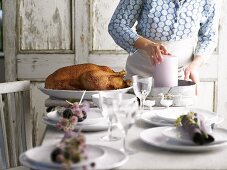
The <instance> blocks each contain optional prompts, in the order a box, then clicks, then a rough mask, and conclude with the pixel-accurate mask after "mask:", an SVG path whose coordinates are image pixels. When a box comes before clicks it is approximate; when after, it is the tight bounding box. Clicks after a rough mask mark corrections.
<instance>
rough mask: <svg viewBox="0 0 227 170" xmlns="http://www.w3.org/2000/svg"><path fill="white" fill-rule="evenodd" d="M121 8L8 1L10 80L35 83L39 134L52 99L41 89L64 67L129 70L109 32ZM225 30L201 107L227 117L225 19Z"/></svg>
mask: <svg viewBox="0 0 227 170" xmlns="http://www.w3.org/2000/svg"><path fill="white" fill-rule="evenodd" d="M118 3H119V0H111V1H109V0H48V1H46V0H17V1H16V0H3V10H4V11H3V12H4V16H5V17H4V18H3V19H4V35H5V36H4V53H5V56H6V57H5V60H6V62H5V63H6V80H15V79H29V80H32V87H33V88H32V100H31V101H32V106H33V113H34V118H36V119H38V120H40V122H39V123H38V124H37V129H38V130H37V129H36V131H39V132H42V131H43V130H44V124H42V123H41V117H42V114H44V113H45V108H44V107H43V106H44V100H45V99H46V98H47V96H45V95H44V94H42V93H41V92H40V91H39V90H38V89H37V85H39V84H40V83H42V82H43V81H44V80H45V78H46V77H47V75H49V74H50V73H52V72H53V71H54V70H56V69H58V68H60V67H63V66H66V65H71V64H78V63H85V62H91V63H96V64H101V65H108V66H111V67H112V68H113V69H117V70H119V69H123V68H124V66H125V61H126V58H127V56H128V55H127V53H126V52H125V51H123V50H122V49H121V48H119V47H118V46H117V45H116V44H115V43H114V41H113V40H112V38H111V37H110V35H109V34H108V32H107V25H108V23H109V20H110V17H111V15H112V14H113V12H114V9H115V8H116V6H117V4H118ZM224 3H225V4H224V5H223V7H224V6H225V5H226V1H224ZM226 12H227V11H226V10H224V12H223V14H222V16H226ZM220 25H221V26H220V37H221V38H220V39H219V47H218V48H217V50H216V52H215V53H214V55H213V56H212V57H211V59H210V62H209V64H208V65H205V66H203V68H202V70H201V77H202V83H201V87H200V89H201V92H200V96H199V98H198V106H199V107H203V108H206V109H208V110H214V111H216V110H219V111H223V109H224V104H223V102H224V101H225V102H226V101H227V100H226V97H225V96H224V95H223V90H221V89H224V84H226V81H227V80H226V79H227V78H226V74H224V75H223V74H220V72H223V70H224V69H225V66H224V63H226V59H225V56H224V55H225V52H224V50H223V49H224V48H226V47H224V44H226V43H227V42H226V38H224V37H226V31H225V30H227V29H226V27H227V26H226V25H227V24H226V21H225V20H224V17H222V19H221V22H220ZM224 28H225V29H224ZM226 96H227V95H226ZM41 134H42V133H39V134H38V135H37V141H40V139H41Z"/></svg>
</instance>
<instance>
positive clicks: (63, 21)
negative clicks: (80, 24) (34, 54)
mask: <svg viewBox="0 0 227 170" xmlns="http://www.w3.org/2000/svg"><path fill="white" fill-rule="evenodd" d="M70 1H71V0H60V1H59V0H48V1H46V0H21V1H20V9H19V15H20V20H19V22H20V23H19V25H20V27H21V28H20V50H25V51H29V50H32V51H35V50H47V51H48V50H70V49H71V48H72V47H71V45H72V33H71V30H72V29H71V28H72V19H71V6H70Z"/></svg>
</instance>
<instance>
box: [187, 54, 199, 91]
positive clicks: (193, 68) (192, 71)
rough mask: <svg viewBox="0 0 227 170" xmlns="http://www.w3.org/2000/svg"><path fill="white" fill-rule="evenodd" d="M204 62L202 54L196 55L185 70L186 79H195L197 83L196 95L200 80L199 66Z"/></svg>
mask: <svg viewBox="0 0 227 170" xmlns="http://www.w3.org/2000/svg"><path fill="white" fill-rule="evenodd" d="M202 63H203V58H202V57H201V56H196V57H195V58H194V60H193V61H192V62H191V64H189V65H188V66H187V67H186V69H185V71H184V80H187V81H190V80H191V81H193V82H194V83H196V85H197V88H196V95H198V85H199V82H200V79H199V67H200V66H201V65H202Z"/></svg>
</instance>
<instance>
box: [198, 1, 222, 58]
mask: <svg viewBox="0 0 227 170" xmlns="http://www.w3.org/2000/svg"><path fill="white" fill-rule="evenodd" d="M219 5H220V4H219V3H214V4H213V5H212V6H209V5H205V7H204V8H205V16H204V19H203V22H202V23H201V24H200V25H201V26H200V29H199V32H198V42H197V46H196V49H195V56H202V57H204V59H205V61H206V60H207V58H208V57H209V56H210V55H211V54H212V52H213V51H214V49H215V47H216V45H217V41H218V24H219V13H220V12H219V11H220V8H219V7H220V6H219Z"/></svg>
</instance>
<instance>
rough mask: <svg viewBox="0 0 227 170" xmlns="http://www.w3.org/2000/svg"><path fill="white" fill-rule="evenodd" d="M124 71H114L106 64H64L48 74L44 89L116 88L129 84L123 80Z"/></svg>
mask: <svg viewBox="0 0 227 170" xmlns="http://www.w3.org/2000/svg"><path fill="white" fill-rule="evenodd" d="M125 74H126V72H125V71H120V72H115V71H113V70H112V69H111V68H109V67H107V66H99V65H95V64H89V63H87V64H78V65H72V66H66V67H63V68H60V69H58V70H56V71H55V72H54V73H52V74H51V75H49V76H48V77H47V78H46V81H45V88H46V89H57V90H87V91H92V90H116V89H122V88H127V87H129V86H130V80H124V76H125Z"/></svg>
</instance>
